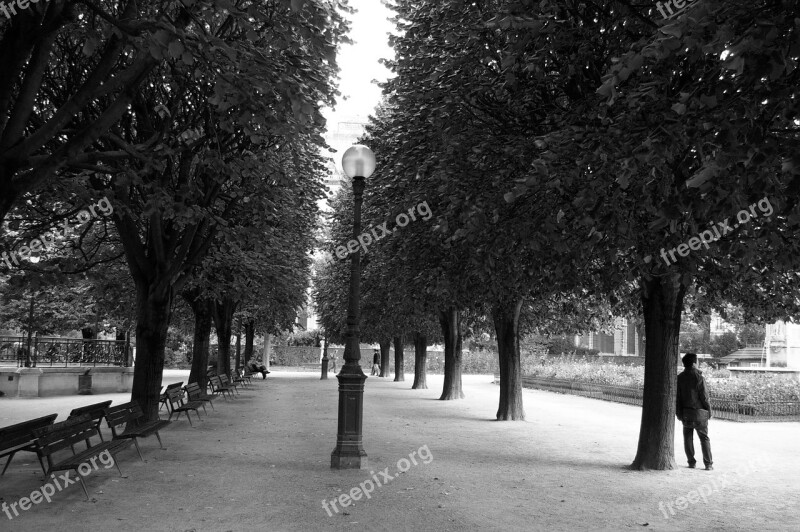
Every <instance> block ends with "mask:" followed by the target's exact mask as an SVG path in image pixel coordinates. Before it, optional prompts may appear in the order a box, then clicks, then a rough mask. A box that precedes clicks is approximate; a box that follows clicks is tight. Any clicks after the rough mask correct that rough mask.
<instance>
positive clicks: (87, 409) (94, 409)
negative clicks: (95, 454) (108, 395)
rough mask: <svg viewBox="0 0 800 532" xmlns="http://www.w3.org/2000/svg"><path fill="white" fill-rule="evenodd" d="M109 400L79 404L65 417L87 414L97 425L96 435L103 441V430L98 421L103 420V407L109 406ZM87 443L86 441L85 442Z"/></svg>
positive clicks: (70, 417)
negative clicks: (84, 404) (79, 405)
mask: <svg viewBox="0 0 800 532" xmlns="http://www.w3.org/2000/svg"><path fill="white" fill-rule="evenodd" d="M110 404H111V401H103V402H102V403H95V404H93V405H86V406H81V407H79V408H73V409H72V412H70V413H69V417H68V418H67V419H72V418H76V417H80V416H82V415H88V416H89V419H91V420H92V421H94V426H95V427H97V435H98V436H100V441H105V440H104V439H103V432H102V431H101V430H100V422H101V421H103V416H104V415H105V409H106V408H108V407H109V405H110ZM86 443H87V444H88V443H89V442H88V441H87V442H86Z"/></svg>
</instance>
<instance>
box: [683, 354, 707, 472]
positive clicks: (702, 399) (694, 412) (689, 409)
mask: <svg viewBox="0 0 800 532" xmlns="http://www.w3.org/2000/svg"><path fill="white" fill-rule="evenodd" d="M681 360H683V366H684V370H683V373H681V374H680V375H678V392H677V394H676V396H675V415H676V416H678V419H679V420H681V422H682V423H683V448H684V450H685V451H686V459H687V460H688V461H689V467H690V468H694V467H695V463H696V460H695V459H694V431H697V436H698V437H699V438H700V447H701V448H702V449H703V463H704V464H705V465H706V471H711V470H712V469H714V467H713V465H714V461H713V460H712V458H711V440H710V439H709V438H708V420H709V419H710V418H711V404H710V403H709V397H708V390H707V389H706V381H705V379H704V378H703V372H702V371H700V370H699V369H697V355H696V354H694V353H686V355H684V357H683V358H682V359H681Z"/></svg>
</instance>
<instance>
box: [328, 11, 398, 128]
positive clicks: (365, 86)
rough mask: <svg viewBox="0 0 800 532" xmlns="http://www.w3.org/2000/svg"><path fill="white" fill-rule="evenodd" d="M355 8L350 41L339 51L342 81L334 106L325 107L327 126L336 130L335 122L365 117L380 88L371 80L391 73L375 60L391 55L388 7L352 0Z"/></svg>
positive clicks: (379, 94)
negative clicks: (350, 42)
mask: <svg viewBox="0 0 800 532" xmlns="http://www.w3.org/2000/svg"><path fill="white" fill-rule="evenodd" d="M350 4H351V5H352V6H353V7H354V8H355V9H356V10H357V12H356V13H355V14H353V15H352V18H351V21H352V23H353V24H352V31H351V33H350V38H351V39H352V40H353V44H352V45H347V46H344V47H343V48H342V50H341V51H340V53H339V66H340V68H341V73H340V76H341V82H340V84H339V90H340V91H341V93H342V96H341V97H340V98H339V101H338V104H337V106H336V109H335V110H333V109H326V110H325V113H324V114H325V117H326V118H327V119H328V128H329V129H330V130H335V128H336V124H337V123H338V122H347V121H351V120H354V119H362V120H366V118H367V117H368V116H369V115H370V114H372V112H373V110H374V109H375V106H376V105H378V103H379V102H380V100H381V90H380V88H379V87H378V86H377V85H376V84H375V83H373V80H378V81H384V80H386V78H387V77H388V76H389V75H390V74H391V73H390V72H389V70H387V69H386V67H384V66H383V65H381V64H380V63H379V62H378V61H379V60H380V59H381V58H388V57H392V56H393V54H394V52H393V50H392V49H391V47H390V46H389V43H388V41H389V36H388V33H389V32H391V31H392V30H393V29H394V26H393V25H392V23H391V22H389V20H388V19H389V17H390V16H392V14H393V13H392V12H391V10H389V9H387V8H386V6H384V5H383V3H382V2H381V1H380V0H351V2H350Z"/></svg>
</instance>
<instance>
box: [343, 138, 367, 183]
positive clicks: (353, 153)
mask: <svg viewBox="0 0 800 532" xmlns="http://www.w3.org/2000/svg"><path fill="white" fill-rule="evenodd" d="M342 170H344V173H345V174H347V177H349V178H353V177H356V176H361V177H364V178H367V177H369V176H371V175H372V173H373V172H374V171H375V154H374V153H372V150H371V149H369V148H367V147H366V146H364V145H363V144H356V145H354V146H350V147H349V148H348V149H347V151H346V152H344V155H343V156H342Z"/></svg>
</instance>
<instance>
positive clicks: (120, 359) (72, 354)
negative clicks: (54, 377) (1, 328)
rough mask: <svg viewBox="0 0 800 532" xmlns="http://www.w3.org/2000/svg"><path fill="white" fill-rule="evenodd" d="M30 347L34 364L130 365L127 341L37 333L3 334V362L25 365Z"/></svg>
mask: <svg viewBox="0 0 800 532" xmlns="http://www.w3.org/2000/svg"><path fill="white" fill-rule="evenodd" d="M29 350H30V366H31V367H40V366H47V367H54V366H60V367H69V366H93V367H96V366H125V367H126V366H130V362H131V346H130V342H129V341H127V340H85V339H82V338H48V337H44V336H37V337H34V338H31V341H30V345H28V338H27V337H25V336H0V363H5V364H10V363H13V364H15V365H16V366H17V367H24V366H25V365H26V363H27V362H28V351H29Z"/></svg>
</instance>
